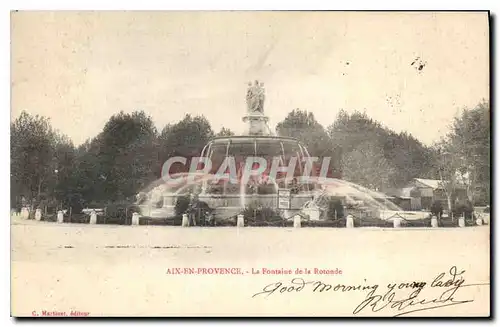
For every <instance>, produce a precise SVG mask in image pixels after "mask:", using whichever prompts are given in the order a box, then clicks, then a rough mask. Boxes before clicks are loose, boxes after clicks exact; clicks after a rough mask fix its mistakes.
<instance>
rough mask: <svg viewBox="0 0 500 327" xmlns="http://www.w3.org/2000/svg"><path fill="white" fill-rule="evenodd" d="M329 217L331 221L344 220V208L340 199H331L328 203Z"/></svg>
mask: <svg viewBox="0 0 500 327" xmlns="http://www.w3.org/2000/svg"><path fill="white" fill-rule="evenodd" d="M327 217H328V218H329V219H335V217H336V218H337V219H340V218H344V206H343V205H342V201H340V200H339V199H330V200H329V201H328V209H327Z"/></svg>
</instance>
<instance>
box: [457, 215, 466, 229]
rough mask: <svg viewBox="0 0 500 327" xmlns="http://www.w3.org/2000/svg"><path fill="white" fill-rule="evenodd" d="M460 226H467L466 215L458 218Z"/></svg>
mask: <svg viewBox="0 0 500 327" xmlns="http://www.w3.org/2000/svg"><path fill="white" fill-rule="evenodd" d="M458 227H465V218H464V217H460V218H458Z"/></svg>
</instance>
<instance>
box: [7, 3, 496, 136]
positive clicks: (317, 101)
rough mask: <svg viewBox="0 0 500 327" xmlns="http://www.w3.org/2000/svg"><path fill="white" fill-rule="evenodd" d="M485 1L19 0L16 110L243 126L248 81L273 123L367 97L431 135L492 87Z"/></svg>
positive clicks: (61, 121)
mask: <svg viewBox="0 0 500 327" xmlns="http://www.w3.org/2000/svg"><path fill="white" fill-rule="evenodd" d="M488 40H489V30H488V16H487V14H486V13H473V12H469V13H458V12H455V13H444V12H441V13H431V12H426V13H417V12H407V13H395V12H391V13H383V12H313V11H310V12H279V11H276V12H148V11H143V12H119V11H116V12H43V11H40V12H16V13H12V16H11V92H12V93H11V104H12V108H11V120H14V119H16V118H17V117H18V116H19V114H20V113H21V111H23V110H24V111H27V112H28V113H30V114H39V115H43V116H47V117H50V119H51V122H52V125H53V126H54V127H55V128H56V129H58V130H59V131H60V132H62V133H64V134H66V135H68V136H69V137H70V138H71V139H72V140H73V142H74V143H75V144H76V145H78V144H81V143H83V142H84V141H85V140H86V139H87V138H89V137H93V136H96V135H97V134H98V133H99V132H100V131H101V130H102V128H103V126H104V124H105V123H106V122H107V121H108V119H109V118H110V117H111V116H112V115H113V114H114V113H117V112H119V111H121V110H123V111H124V112H132V111H134V110H144V111H145V112H146V113H147V114H148V115H150V116H152V118H153V120H154V121H155V123H156V126H157V128H158V129H159V130H161V129H162V128H163V127H164V126H165V125H166V124H168V123H175V122H176V121H179V120H180V119H182V118H183V116H184V115H185V114H186V113H190V114H194V115H204V116H205V117H207V119H208V120H209V121H210V123H211V124H212V128H213V129H214V130H215V131H216V132H217V131H218V130H220V128H221V127H222V126H225V127H228V128H231V129H232V130H234V131H236V132H238V133H239V132H243V130H244V124H243V122H242V116H243V115H244V113H245V109H246V105H245V94H246V88H247V82H248V81H253V80H255V79H258V80H260V81H262V82H263V83H264V85H265V88H266V103H265V108H264V109H265V113H266V115H268V116H269V118H270V125H271V127H272V128H273V129H274V127H275V125H276V124H277V123H278V122H280V121H281V120H283V119H284V118H285V117H286V115H287V114H288V113H289V112H290V111H291V110H293V109H295V108H300V109H304V110H308V111H310V112H313V113H314V115H315V117H316V119H317V120H318V121H319V122H320V123H321V124H322V125H323V126H325V127H327V126H328V125H330V124H332V123H333V122H334V121H335V117H336V115H337V113H338V112H339V110H341V109H344V110H346V111H347V112H350V113H352V112H354V111H355V110H358V111H364V112H366V114H367V115H368V116H370V117H371V118H373V119H375V120H378V121H380V122H381V123H382V124H383V125H385V126H386V127H388V128H390V129H393V130H395V131H397V132H401V131H407V132H409V133H411V134H412V135H414V136H415V137H416V138H417V139H419V140H421V141H422V142H423V143H425V144H429V145H430V144H431V143H432V142H434V141H437V140H438V139H439V138H440V137H441V136H443V135H445V133H446V132H447V131H448V130H449V125H450V123H451V121H452V119H453V117H454V116H455V115H456V114H457V113H458V112H459V111H460V110H462V109H463V108H467V107H468V108H470V107H473V106H475V105H476V104H477V103H479V102H480V101H481V100H483V99H486V100H488V99H489V87H490V86H489V41H488Z"/></svg>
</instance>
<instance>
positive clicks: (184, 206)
mask: <svg viewBox="0 0 500 327" xmlns="http://www.w3.org/2000/svg"><path fill="white" fill-rule="evenodd" d="M190 202H191V200H190V199H189V196H186V195H183V196H180V197H178V198H177V200H176V201H175V209H174V210H175V215H176V216H178V217H179V216H182V215H183V214H185V213H186V211H187V210H188V208H189V203H190Z"/></svg>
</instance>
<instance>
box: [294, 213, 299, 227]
mask: <svg viewBox="0 0 500 327" xmlns="http://www.w3.org/2000/svg"><path fill="white" fill-rule="evenodd" d="M300 219H301V217H300V215H295V216H294V217H293V227H295V228H300V222H301V221H300Z"/></svg>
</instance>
